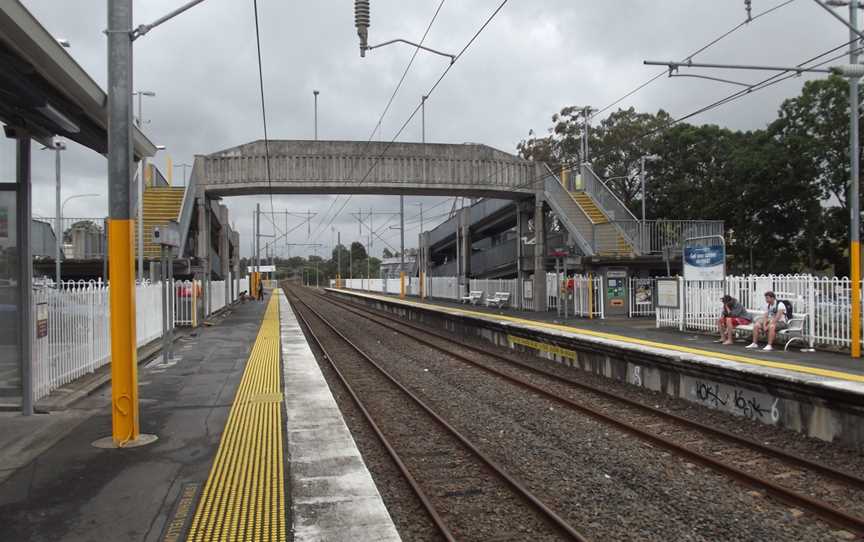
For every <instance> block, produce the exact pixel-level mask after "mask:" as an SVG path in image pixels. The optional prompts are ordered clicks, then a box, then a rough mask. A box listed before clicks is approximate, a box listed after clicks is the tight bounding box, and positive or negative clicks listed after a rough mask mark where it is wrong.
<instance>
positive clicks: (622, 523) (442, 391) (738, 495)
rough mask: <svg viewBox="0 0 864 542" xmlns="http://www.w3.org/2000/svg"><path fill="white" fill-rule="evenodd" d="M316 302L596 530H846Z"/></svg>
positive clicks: (832, 535) (836, 534) (633, 534)
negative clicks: (814, 518) (829, 524)
mask: <svg viewBox="0 0 864 542" xmlns="http://www.w3.org/2000/svg"><path fill="white" fill-rule="evenodd" d="M317 306H318V307H319V308H320V309H321V310H322V312H323V313H325V315H326V316H327V317H328V318H333V319H334V320H335V321H336V322H337V323H339V324H341V325H342V326H343V327H342V329H344V330H345V332H346V334H349V335H350V336H351V337H352V339H356V340H357V341H358V342H359V343H360V344H361V346H364V347H368V348H369V349H370V350H373V351H374V354H375V355H376V356H379V355H380V356H381V360H382V361H383V362H385V363H386V364H387V366H388V368H389V369H392V370H394V371H396V372H398V374H399V378H400V379H402V380H403V382H404V383H405V384H406V385H408V386H409V387H411V388H412V389H414V390H415V391H417V392H418V393H419V394H420V395H422V396H423V397H424V399H428V400H430V401H431V402H432V404H433V405H435V408H436V409H439V410H441V412H442V415H445V416H446V417H447V418H448V419H451V420H454V424H456V425H457V426H458V427H459V428H460V429H462V430H464V431H465V432H467V433H468V434H470V435H473V436H474V437H476V438H477V439H478V441H479V442H480V443H481V444H482V445H483V446H484V450H485V451H487V452H489V453H492V454H493V455H495V458H496V459H497V460H499V461H501V462H502V463H504V464H505V465H507V467H508V468H512V469H514V471H515V472H516V473H517V475H518V476H519V477H520V479H523V480H525V481H526V482H528V484H529V486H530V487H531V488H532V490H534V491H536V492H537V493H538V495H540V496H542V497H543V498H544V499H546V500H550V502H555V503H556V506H555V508H556V509H557V510H558V511H559V512H560V513H562V514H563V515H565V517H566V518H567V519H568V521H570V522H571V523H573V524H574V525H580V526H584V528H585V529H587V530H588V534H589V536H591V537H593V538H595V539H622V540H623V539H633V538H638V539H655V540H661V539H662V540H668V539H682V540H717V539H730V538H735V539H741V540H804V539H806V540H832V539H838V538H840V539H842V538H845V537H846V536H847V533H845V532H843V531H840V530H837V529H834V528H831V527H829V526H826V525H825V524H822V523H821V522H818V521H815V520H813V519H812V518H810V517H809V516H806V515H802V514H801V512H800V511H798V510H795V509H790V508H788V507H785V506H783V505H781V504H778V503H776V502H774V501H773V500H770V499H766V498H765V497H764V496H763V495H762V494H760V493H759V492H756V491H752V490H748V489H747V488H744V487H742V486H738V485H735V484H734V483H732V482H730V481H729V480H728V479H726V478H724V477H723V476H721V475H718V474H715V473H714V472H713V471H710V470H708V469H705V468H702V467H700V466H696V465H692V464H689V463H686V462H684V461H681V460H679V459H678V458H676V457H673V456H671V455H669V454H667V453H665V452H663V451H661V450H657V449H654V448H652V447H650V446H648V445H646V444H645V443H643V442H641V441H639V440H637V439H634V438H632V437H630V436H629V435H625V434H622V433H619V432H617V431H613V430H610V429H608V428H607V427H605V426H604V425H602V424H600V423H598V422H594V421H593V420H591V419H586V418H585V417H583V416H581V415H579V414H576V413H573V412H571V411H569V410H566V409H563V408H559V407H558V406H552V405H551V404H550V403H549V401H547V400H543V399H539V398H538V397H536V396H533V395H530V394H528V393H526V392H525V391H524V390H521V389H518V388H515V387H513V386H512V385H509V384H505V383H503V382H501V381H500V380H499V379H497V378H494V377H490V376H489V375H488V374H486V373H483V372H481V371H479V370H478V369H475V368H470V367H468V366H466V365H464V364H463V363H461V362H458V361H454V360H453V359H452V358H451V357H449V356H445V355H442V354H440V353H438V352H436V351H434V350H431V349H429V348H428V347H424V346H421V345H418V344H417V343H415V342H413V341H409V340H407V339H405V338H404V337H400V336H398V335H397V334H395V333H394V332H391V331H387V330H384V329H382V328H381V327H380V326H378V325H376V324H373V323H370V322H369V321H368V320H367V321H364V320H363V319H361V318H359V317H357V316H355V315H352V314H351V313H348V312H347V311H345V310H340V309H339V308H335V307H333V306H331V305H326V304H324V303H320V302H319V303H317ZM484 347H486V348H489V345H484ZM571 372H573V371H571Z"/></svg>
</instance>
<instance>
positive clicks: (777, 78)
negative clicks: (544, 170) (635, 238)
mask: <svg viewBox="0 0 864 542" xmlns="http://www.w3.org/2000/svg"><path fill="white" fill-rule="evenodd" d="M857 41H858V38H857V37H856V38H854V39H852V40H850V41H847V42H844V43H841V44H840V45H838V46H836V47H833V48H831V49H829V50H827V51H825V52H823V53H820V54H818V55H816V56H814V57H812V58H810V59H808V60H805V61H803V62H801V63H799V64H797V65H796V66H795V67H796V68H817V67H821V66H824V65H825V64H828V63H829V62H833V61H835V60H838V59H840V58H843V57H845V56H846V55H847V54H848V52H845V51H844V52H843V53H841V54H840V55H837V56H834V57H831V58H828V59H826V60H823V61H821V62H819V63H817V64H813V65H809V64H810V63H811V62H814V61H816V60H819V59H821V58H823V57H825V56H828V55H830V54H832V53H834V52H837V51H839V50H840V49H844V48H846V47H848V46H849V45H851V44H853V43H856V42H857ZM857 50H864V47H862V48H858V49H857ZM793 77H800V75H799V72H797V71H795V70H794V69H792V70H787V71H782V72H779V73H776V74H774V75H772V76H770V77H767V78H765V79H763V80H762V81H759V82H757V83H753V84H752V85H749V86H748V87H746V88H743V89H740V90H737V91H735V92H733V93H731V94H730V95H728V96H726V97H724V98H721V99H719V100H715V101H714V102H712V103H710V104H708V105H706V106H703V107H700V108H698V109H696V110H694V111H692V112H690V113H687V114H685V115H682V116H680V117H676V118H674V119H672V120H670V121H669V122H667V123H665V124H663V125H662V126H658V127H656V128H652V129H651V130H648V131H646V132H643V133H641V134H638V135H636V136H635V137H633V138H631V139H629V140H628V141H627V142H626V143H634V142H637V141H640V140H642V139H644V138H645V137H648V136H649V135H652V134H654V133H657V132H659V131H662V130H666V129H668V128H671V127H672V126H674V125H675V124H678V123H679V122H682V121H684V120H687V119H689V118H692V117H694V116H696V115H700V114H702V113H705V112H707V111H710V110H712V109H716V108H717V107H720V106H722V105H725V104H727V103H730V102H733V101H735V100H737V99H740V98H743V97H744V96H748V95H750V94H752V93H754V92H758V91H760V90H762V89H765V88H768V87H770V86H773V85H776V84H777V83H781V82H783V81H786V80H788V79H791V78H793ZM609 152H614V151H611V150H610V151H607V152H606V153H602V154H599V155H594V158H595V159H596V158H598V157H602V156H605V155H606V154H608V153H609ZM505 167H513V164H507V165H503V166H498V167H497V168H496V170H495V171H493V172H492V173H491V174H490V175H489V176H487V177H486V178H485V179H483V180H484V181H485V180H488V179H490V178H492V177H493V176H494V175H497V174H499V173H500V172H501V171H502V170H503V168H505ZM575 167H577V166H574V165H565V166H563V167H562V168H561V171H562V172H571V171H573V169H574V168H575ZM548 176H549V175H548V174H542V175H539V176H537V177H534V178H532V179H530V180H528V181H525V182H522V183H519V184H517V185H514V186H512V187H511V189H514V190H515V189H520V188H530V187H532V186H533V185H535V184H537V183H540V182H543V181H545V179H546V178H547V177H548Z"/></svg>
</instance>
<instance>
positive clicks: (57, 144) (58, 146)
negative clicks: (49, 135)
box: [42, 138, 66, 288]
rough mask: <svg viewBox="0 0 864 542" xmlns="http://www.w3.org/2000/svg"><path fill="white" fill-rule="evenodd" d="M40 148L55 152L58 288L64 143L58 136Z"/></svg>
mask: <svg viewBox="0 0 864 542" xmlns="http://www.w3.org/2000/svg"><path fill="white" fill-rule="evenodd" d="M42 150H43V151H44V150H53V151H54V153H55V157H54V175H55V178H56V184H55V194H54V203H55V207H54V208H55V209H56V211H55V213H56V215H55V219H56V225H55V228H54V237H55V243H54V260H55V262H54V281H55V283H56V284H57V288H60V282H61V280H60V256H61V254H62V250H63V212H62V210H61V205H60V152H61V151H64V150H66V143H65V142H63V141H61V140H60V139H58V138H55V139H54V140H53V141H51V145H49V146H47V147H42Z"/></svg>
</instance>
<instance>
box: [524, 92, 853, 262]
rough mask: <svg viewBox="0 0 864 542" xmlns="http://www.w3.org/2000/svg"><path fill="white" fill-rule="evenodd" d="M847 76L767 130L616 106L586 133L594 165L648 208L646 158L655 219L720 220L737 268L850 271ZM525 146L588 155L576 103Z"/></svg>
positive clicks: (568, 159) (787, 105) (529, 153)
mask: <svg viewBox="0 0 864 542" xmlns="http://www.w3.org/2000/svg"><path fill="white" fill-rule="evenodd" d="M848 88H849V87H848V83H847V82H846V80H845V79H842V78H840V77H833V76H832V77H830V78H827V79H821V80H816V81H810V82H807V83H806V84H805V85H804V88H803V90H802V92H801V94H800V95H799V96H796V97H794V98H790V99H788V100H786V101H784V102H783V104H782V105H781V107H780V109H779V112H778V116H777V119H776V120H775V121H773V122H772V123H770V124H769V125H768V126H766V128H765V129H764V130H756V131H753V132H740V131H733V130H729V129H727V128H722V127H718V126H714V125H702V126H695V125H691V124H686V123H683V122H682V123H676V124H672V123H671V121H672V119H671V118H670V116H669V115H668V113H666V112H665V111H662V110H661V111H658V112H657V113H655V114H649V113H639V112H637V111H636V110H635V109H633V108H630V109H622V110H618V111H616V112H614V113H612V114H611V115H609V116H608V117H607V118H606V119H604V120H603V121H601V122H600V124H599V125H597V126H595V127H594V128H592V130H591V131H590V133H589V140H590V141H589V143H590V144H589V147H590V154H589V158H590V162H591V165H592V167H593V169H594V170H595V171H596V172H597V174H598V175H600V176H601V177H603V178H605V179H610V180H609V183H608V184H609V186H610V188H612V189H613V190H614V191H615V192H616V193H617V194H618V196H619V197H620V198H621V200H622V201H623V202H624V204H625V205H627V206H629V207H630V209H631V211H632V212H633V213H634V214H635V215H636V216H640V215H641V206H642V194H641V193H640V192H641V189H640V183H639V173H640V159H641V157H642V156H652V155H653V156H654V157H655V159H654V160H652V161H648V162H647V163H646V178H647V201H646V203H647V215H648V218H649V219H670V220H688V219H691V220H723V221H725V224H726V231H727V248H728V252H729V255H730V262H729V263H730V267H731V270H732V271H733V272H754V273H764V272H783V273H789V272H807V271H828V272H836V273H838V274H842V273H846V272H848V263H847V261H846V258H847V249H846V246H847V244H848V237H849V234H848V220H849V218H848V216H849V213H848V210H847V208H846V199H847V198H846V191H847V187H848V182H849V99H848V96H849V90H848ZM552 123H553V124H552V127H551V128H550V129H549V133H548V135H546V136H544V137H537V136H535V135H534V134H533V133H529V137H528V138H527V139H526V140H523V141H522V142H520V143H519V145H518V149H519V152H520V155H521V156H523V157H524V158H527V159H531V160H538V161H544V162H546V163H547V164H549V165H550V167H552V168H553V170H556V171H557V168H559V167H561V166H562V165H564V166H567V165H570V166H574V165H576V164H578V163H580V162H581V156H579V151H580V138H581V135H582V130H583V123H582V119H581V117H580V116H579V114H578V111H577V110H576V109H575V108H573V107H565V108H563V109H562V110H561V111H560V112H559V113H558V114H556V115H554V116H553V117H552Z"/></svg>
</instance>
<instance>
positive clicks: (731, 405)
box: [684, 378, 780, 424]
mask: <svg viewBox="0 0 864 542" xmlns="http://www.w3.org/2000/svg"><path fill="white" fill-rule="evenodd" d="M685 380H687V382H686V383H685V387H684V389H685V390H687V391H686V393H687V394H688V397H687V399H689V400H691V401H694V402H697V403H700V404H702V405H704V406H707V407H709V408H712V409H717V410H725V411H727V412H731V413H732V414H735V415H736V416H743V417H745V418H748V419H751V420H758V421H761V422H763V423H768V424H775V423H777V422H778V421H779V420H780V410H779V408H778V407H779V403H780V399H779V398H777V397H772V396H770V395H768V394H766V393H760V392H757V391H753V390H748V389H745V388H738V387H735V386H728V385H725V384H718V383H716V382H711V381H709V380H700V379H690V378H685Z"/></svg>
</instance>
